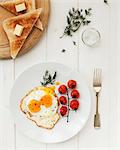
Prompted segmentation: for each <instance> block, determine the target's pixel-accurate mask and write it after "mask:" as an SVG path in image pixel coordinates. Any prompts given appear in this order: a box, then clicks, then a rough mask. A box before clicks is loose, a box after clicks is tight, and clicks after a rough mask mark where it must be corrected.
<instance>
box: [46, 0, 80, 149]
mask: <svg viewBox="0 0 120 150" xmlns="http://www.w3.org/2000/svg"><path fill="white" fill-rule="evenodd" d="M77 4H78V3H77V0H71V1H69V0H60V1H58V0H52V4H51V18H50V24H49V26H48V32H47V61H54V62H58V63H62V64H64V65H67V66H69V67H71V68H75V69H77V62H78V59H77V54H78V47H77V46H74V44H73V41H76V42H77V43H78V34H75V35H74V36H73V38H71V37H63V38H62V39H60V36H61V35H62V34H63V31H64V28H65V26H66V15H67V14H68V11H69V9H71V8H72V7H77ZM58 18H59V19H58ZM62 49H65V50H66V52H65V53H62V52H61V51H62ZM61 149H63V150H65V149H66V150H67V149H69V150H73V149H74V150H77V149H78V137H77V136H76V137H74V138H72V139H70V140H69V141H67V142H64V143H59V144H52V145H51V144H47V150H61Z"/></svg>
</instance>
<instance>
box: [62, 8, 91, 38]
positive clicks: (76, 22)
mask: <svg viewBox="0 0 120 150" xmlns="http://www.w3.org/2000/svg"><path fill="white" fill-rule="evenodd" d="M91 10H92V9H91V8H89V9H85V10H83V9H81V10H79V9H75V8H72V9H70V10H69V12H68V15H67V26H66V27H65V29H64V33H63V35H62V36H61V37H60V38H62V37H63V36H64V35H67V36H72V35H73V33H74V32H76V31H77V30H78V29H79V28H80V26H82V25H83V26H85V25H88V24H89V23H90V22H91V21H90V20H88V18H89V17H90V16H91Z"/></svg>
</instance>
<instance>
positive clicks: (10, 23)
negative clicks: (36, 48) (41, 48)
mask: <svg viewBox="0 0 120 150" xmlns="http://www.w3.org/2000/svg"><path fill="white" fill-rule="evenodd" d="M40 14H41V9H36V10H33V11H31V12H29V13H26V14H23V15H19V16H16V17H12V18H9V19H6V20H5V21H3V28H4V30H5V32H6V34H7V36H8V39H9V42H10V53H11V57H12V58H13V59H14V58H15V57H16V56H17V54H18V53H19V51H20V50H21V48H22V46H23V44H24V42H25V40H26V38H27V37H28V35H29V34H30V32H31V30H32V28H33V26H34V25H35V23H36V21H37V20H38V18H39V16H40ZM17 24H19V25H21V26H23V27H24V29H23V32H22V35H21V36H16V35H14V30H15V27H16V25H17Z"/></svg>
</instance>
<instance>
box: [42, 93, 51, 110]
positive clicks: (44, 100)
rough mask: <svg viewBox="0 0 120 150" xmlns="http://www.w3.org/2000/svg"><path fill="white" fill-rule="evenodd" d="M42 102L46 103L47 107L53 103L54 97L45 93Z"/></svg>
mask: <svg viewBox="0 0 120 150" xmlns="http://www.w3.org/2000/svg"><path fill="white" fill-rule="evenodd" d="M40 104H41V105H44V106H45V107H46V108H48V107H50V106H51V105H52V97H51V96H50V95H45V96H43V97H42V98H41V99H40Z"/></svg>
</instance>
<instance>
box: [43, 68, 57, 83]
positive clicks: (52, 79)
mask: <svg viewBox="0 0 120 150" xmlns="http://www.w3.org/2000/svg"><path fill="white" fill-rule="evenodd" d="M56 77H57V72H56V71H55V73H54V75H53V76H52V75H51V74H50V73H49V71H48V70H46V72H45V75H44V76H43V81H42V82H41V85H42V86H47V85H48V84H52V85H53V84H54V82H55V80H56Z"/></svg>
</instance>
